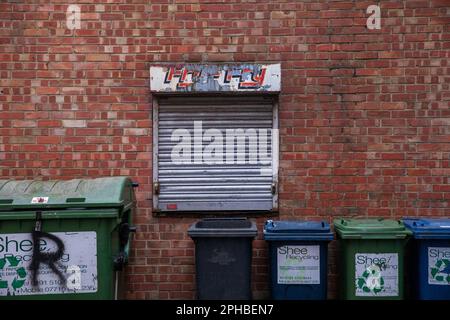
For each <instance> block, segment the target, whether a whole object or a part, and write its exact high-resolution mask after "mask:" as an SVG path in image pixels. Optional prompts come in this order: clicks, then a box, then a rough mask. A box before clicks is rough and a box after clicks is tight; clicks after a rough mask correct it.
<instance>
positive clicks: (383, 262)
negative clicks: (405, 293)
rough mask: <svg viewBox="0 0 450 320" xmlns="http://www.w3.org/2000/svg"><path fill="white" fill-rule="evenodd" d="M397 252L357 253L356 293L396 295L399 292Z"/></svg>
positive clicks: (360, 294)
mask: <svg viewBox="0 0 450 320" xmlns="http://www.w3.org/2000/svg"><path fill="white" fill-rule="evenodd" d="M398 272H399V270H398V254H397V253H356V254H355V287H356V292H355V295H356V296H358V297H395V296H398V295H399V292H398V280H399V279H398Z"/></svg>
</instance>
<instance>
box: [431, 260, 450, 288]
mask: <svg viewBox="0 0 450 320" xmlns="http://www.w3.org/2000/svg"><path fill="white" fill-rule="evenodd" d="M430 271H431V276H432V277H433V279H435V280H436V281H439V282H447V283H449V284H450V260H449V259H440V260H437V261H436V264H435V265H434V267H432V268H431V270H430Z"/></svg>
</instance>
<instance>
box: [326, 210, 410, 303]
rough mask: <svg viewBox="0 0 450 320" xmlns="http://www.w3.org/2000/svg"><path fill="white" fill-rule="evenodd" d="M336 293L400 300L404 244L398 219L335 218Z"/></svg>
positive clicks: (354, 297)
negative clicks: (337, 262)
mask: <svg viewBox="0 0 450 320" xmlns="http://www.w3.org/2000/svg"><path fill="white" fill-rule="evenodd" d="M334 227H335V231H336V234H337V238H338V240H339V241H338V252H339V261H340V265H339V275H340V277H339V278H340V281H341V283H340V296H341V298H342V299H345V300H372V299H375V300H402V299H403V298H404V290H403V285H404V260H405V259H404V255H405V252H404V251H405V245H406V242H407V240H408V237H409V235H411V231H409V230H408V229H406V227H405V226H404V225H403V223H402V222H401V221H398V220H388V219H383V218H378V219H336V220H334Z"/></svg>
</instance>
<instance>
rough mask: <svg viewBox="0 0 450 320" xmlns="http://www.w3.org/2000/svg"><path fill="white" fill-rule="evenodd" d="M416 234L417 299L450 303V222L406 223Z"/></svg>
mask: <svg viewBox="0 0 450 320" xmlns="http://www.w3.org/2000/svg"><path fill="white" fill-rule="evenodd" d="M403 222H404V224H405V225H406V227H407V228H408V229H410V230H411V231H412V232H413V237H414V241H413V246H412V250H411V251H412V252H411V257H412V259H413V262H412V263H411V264H412V266H414V268H413V269H412V270H411V275H410V276H411V277H410V279H411V280H410V282H411V283H412V288H413V292H414V296H413V298H416V299H420V300H450V219H416V218H412V219H403Z"/></svg>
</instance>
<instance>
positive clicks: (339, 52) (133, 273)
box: [0, 0, 450, 299]
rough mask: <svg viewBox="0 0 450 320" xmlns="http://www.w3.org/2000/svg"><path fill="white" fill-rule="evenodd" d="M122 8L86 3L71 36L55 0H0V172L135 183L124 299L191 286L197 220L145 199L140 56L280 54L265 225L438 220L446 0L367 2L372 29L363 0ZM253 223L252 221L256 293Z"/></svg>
mask: <svg viewBox="0 0 450 320" xmlns="http://www.w3.org/2000/svg"><path fill="white" fill-rule="evenodd" d="M41 2H42V1H41ZM97 2H98V1H97ZM122 2H123V3H120V4H116V3H112V2H111V1H100V2H99V3H98V4H97V3H94V1H91V0H89V1H88V0H86V1H85V2H83V3H82V4H81V7H82V22H81V29H80V30H68V29H67V28H66V26H65V19H66V12H65V10H66V9H67V5H59V4H43V3H41V4H39V5H34V4H29V3H26V2H24V1H9V2H8V1H7V2H6V3H1V4H0V25H1V27H2V28H1V31H0V109H1V110H0V111H1V112H0V160H1V161H0V162H1V163H0V167H1V168H0V178H7V179H10V178H11V177H14V178H15V179H24V178H29V179H31V178H34V177H36V176H44V178H45V179H68V178H72V177H77V178H83V177H92V176H110V175H130V176H131V177H132V178H133V180H135V181H138V182H139V183H140V187H139V188H138V189H136V192H137V195H136V196H137V199H138V202H137V207H138V211H137V214H136V217H134V218H135V219H134V223H135V224H137V226H138V233H137V234H136V238H135V241H134V243H133V246H132V248H131V256H130V266H129V269H128V277H127V279H128V283H129V284H128V287H127V297H128V298H130V299H158V298H163V299H192V298H195V290H196V288H195V261H194V257H193V255H194V253H193V247H194V246H193V242H192V240H191V239H190V238H189V237H188V236H187V233H186V231H187V228H188V226H189V225H190V224H191V223H192V222H194V221H195V220H197V218H198V217H197V216H195V214H194V216H195V217H192V216H189V217H186V216H177V217H176V218H174V217H164V218H155V217H153V216H152V203H151V201H150V200H148V199H149V198H151V197H152V159H153V155H152V147H153V146H152V141H153V137H152V131H153V122H152V99H153V98H154V97H152V96H151V94H150V90H149V66H150V65H152V64H153V63H172V64H181V63H221V62H232V63H239V62H245V63H252V62H258V63H274V62H280V63H281V66H282V79H281V80H282V90H281V94H280V96H279V110H280V112H279V124H280V141H281V144H280V170H279V177H280V185H279V189H280V194H279V207H280V212H279V217H278V218H279V219H281V220H285V219H315V220H317V219H325V220H327V221H330V220H331V219H332V218H333V217H334V216H336V215H341V216H346V215H349V216H355V215H357V216H361V217H367V216H378V215H381V216H386V217H392V218H393V217H395V218H399V217H401V216H404V215H418V214H420V215H422V214H423V215H427V216H442V215H447V214H448V201H449V200H450V189H449V188H448V182H449V179H448V176H449V175H450V161H449V157H450V138H449V131H448V127H449V125H450V121H449V118H450V112H449V108H448V101H449V99H450V87H449V82H448V78H449V74H448V73H449V70H448V55H449V50H450V36H449V35H448V25H449V23H450V20H449V17H448V12H447V11H448V10H446V9H447V8H448V3H449V2H448V0H429V1H426V0H400V1H385V2H383V1H381V2H380V6H381V12H382V19H381V30H368V29H367V27H366V19H367V18H368V17H369V15H368V14H367V13H366V9H367V6H368V5H370V4H374V3H371V2H370V1H369V2H367V1H348V0H336V1H314V2H311V1H288V2H286V1H281V2H276V1H269V0H261V1H253V2H248V3H247V2H245V1H237V2H236V1H234V2H233V1H232V2H226V1H200V2H199V1H193V0H189V1H188V0H186V1H181V0H180V1H175V2H174V1H168V0H158V1H152V2H151V3H150V2H148V1H147V2H146V3H144V2H145V1H122ZM125 2H126V3H125ZM268 218H269V216H268V215H264V214H261V215H254V216H252V219H253V220H256V221H257V222H258V228H259V234H258V240H256V241H255V242H254V260H253V266H252V267H253V269H252V270H253V294H254V297H258V298H261V299H263V298H268V297H269V290H268V289H269V288H268V283H267V278H268V274H267V251H266V249H267V247H266V243H265V241H263V240H262V236H261V229H262V227H263V224H264V222H265V220H266V219H268ZM335 254H336V252H335V242H332V243H331V244H330V257H331V259H330V272H329V278H328V279H329V288H330V292H329V296H330V298H335V297H336V296H337V289H338V288H337V285H336V281H337V279H338V278H339V276H340V275H339V274H337V272H338V271H337V269H336V259H335V258H333V257H334V256H335ZM333 259H334V260H333Z"/></svg>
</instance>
